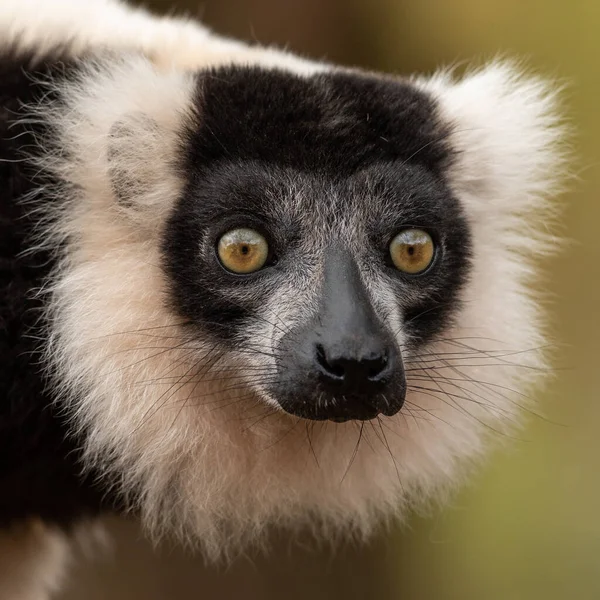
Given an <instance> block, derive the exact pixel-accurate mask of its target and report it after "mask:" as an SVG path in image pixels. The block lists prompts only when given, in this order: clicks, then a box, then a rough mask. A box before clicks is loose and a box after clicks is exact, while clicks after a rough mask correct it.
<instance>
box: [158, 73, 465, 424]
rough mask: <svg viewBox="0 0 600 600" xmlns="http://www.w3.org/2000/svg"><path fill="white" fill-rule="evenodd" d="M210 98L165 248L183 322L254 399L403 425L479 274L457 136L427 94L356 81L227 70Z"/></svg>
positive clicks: (302, 412) (214, 77)
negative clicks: (423, 355) (410, 373)
mask: <svg viewBox="0 0 600 600" xmlns="http://www.w3.org/2000/svg"><path fill="white" fill-rule="evenodd" d="M197 102H198V104H199V106H198V113H199V114H201V115H202V116H201V119H200V120H199V123H194V124H193V126H192V127H190V128H189V129H188V130H187V132H186V133H187V135H186V136H185V140H186V141H185V144H184V147H183V155H184V161H183V166H182V169H183V170H184V172H185V173H186V174H187V183H186V185H185V187H184V190H183V193H182V194H181V197H180V198H179V199H178V200H177V202H176V203H175V207H174V210H173V213H172V214H171V216H170V218H169V220H168V224H167V226H166V231H165V237H164V244H163V260H164V266H165V268H166V271H167V273H168V275H169V277H170V280H171V283H172V309H173V310H174V311H176V312H177V313H178V314H179V315H180V316H181V318H182V319H184V320H185V322H186V326H187V327H189V328H190V329H191V331H192V332H195V333H191V335H192V336H193V335H197V336H198V337H199V338H200V339H203V340H204V339H206V338H207V337H208V338H210V341H211V343H213V344H214V348H213V349H212V350H211V355H214V364H213V367H212V369H213V370H217V371H218V370H219V368H223V369H227V368H229V369H233V368H234V365H235V369H236V375H235V377H233V378H232V379H233V380H234V381H235V380H236V385H235V387H236V389H238V390H239V395H240V397H243V396H244V395H249V394H251V393H254V394H256V396H257V397H258V398H260V399H262V400H264V401H265V402H267V403H268V404H270V405H272V406H275V407H281V408H283V409H284V410H285V411H287V412H289V413H290V414H292V415H296V416H297V417H300V418H306V419H315V420H323V419H330V420H333V421H345V420H348V419H358V420H365V419H372V418H375V417H377V416H378V415H380V414H381V415H384V416H392V415H394V414H396V413H397V412H398V411H399V410H400V408H401V407H402V405H403V403H404V401H405V398H406V392H407V389H406V388H407V378H406V373H405V364H406V365H407V366H408V365H413V366H414V365H415V364H416V361H417V360H418V357H419V355H420V352H422V351H423V349H424V347H426V344H427V343H428V342H431V341H432V340H433V339H435V338H436V336H440V335H441V334H442V333H443V331H444V329H445V328H447V327H448V326H449V325H450V323H451V320H452V318H453V316H454V314H455V312H456V310H457V309H458V306H459V303H460V300H459V295H460V290H461V287H462V285H463V284H464V283H465V281H466V277H467V274H468V271H469V252H470V232H469V226H468V223H467V219H466V216H465V214H464V210H463V209H462V207H461V206H460V204H459V202H458V200H457V199H456V197H455V196H454V195H453V193H452V191H451V190H450V188H449V185H448V182H447V180H446V171H447V169H448V168H449V167H450V165H451V164H452V161H453V158H454V157H453V155H452V149H451V147H450V146H449V144H448V136H449V126H448V125H447V124H443V123H442V122H441V121H440V117H439V115H438V114H437V112H436V107H435V105H434V104H433V102H432V101H431V100H430V99H429V98H428V97H427V96H426V95H425V94H423V93H422V92H420V91H418V90H416V89H415V88H414V87H411V86H409V85H407V84H406V83H403V82H399V81H393V80H391V79H390V80H387V79H383V78H381V79H377V78H375V77H372V76H366V75H357V74H344V73H335V74H323V75H320V76H318V77H315V78H312V79H306V78H299V77H297V76H293V75H291V74H285V73H281V72H265V71H260V70H257V69H241V68H238V69H221V70H219V71H216V72H214V73H210V74H207V75H204V76H202V77H201V78H200V80H199V82H198V95H197ZM275 107H277V110H274V108H275ZM211 359H212V356H211Z"/></svg>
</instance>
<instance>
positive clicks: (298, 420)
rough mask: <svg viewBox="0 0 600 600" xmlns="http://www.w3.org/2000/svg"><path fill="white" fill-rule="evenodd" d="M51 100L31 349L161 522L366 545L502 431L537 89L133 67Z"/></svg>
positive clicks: (530, 229)
mask: <svg viewBox="0 0 600 600" xmlns="http://www.w3.org/2000/svg"><path fill="white" fill-rule="evenodd" d="M57 91H58V94H59V98H58V100H56V101H55V102H54V103H53V104H52V105H50V107H47V106H46V107H44V106H42V109H41V110H42V115H43V116H44V118H45V119H46V120H47V121H48V123H49V124H50V125H51V126H52V128H53V129H52V131H53V132H54V133H53V134H52V135H51V136H49V138H48V140H49V141H48V144H47V146H46V153H45V154H44V155H43V157H42V165H43V166H44V168H46V169H49V170H51V171H52V172H53V173H54V175H55V176H57V177H58V179H59V180H60V186H59V188H58V189H57V198H60V201H58V200H57V203H56V205H55V206H54V208H52V209H51V212H50V213H49V214H48V219H47V220H46V223H47V225H46V227H45V229H44V231H43V236H44V238H45V240H51V241H52V244H54V245H55V246H60V247H61V249H62V250H61V260H60V266H59V268H58V269H57V270H56V272H55V274H54V281H53V283H54V285H53V286H52V289H51V290H50V293H51V297H50V302H49V310H48V318H49V319H50V331H51V336H50V344H49V351H48V356H47V359H48V361H50V364H51V365H52V371H54V373H55V375H54V378H53V381H54V384H55V386H56V387H57V393H59V397H60V398H61V401H63V402H65V405H66V406H67V409H68V411H69V414H70V415H71V419H72V421H71V422H72V423H73V427H74V430H76V431H78V432H79V433H80V434H81V435H82V436H83V440H84V443H83V445H84V451H85V461H86V464H87V465H88V466H93V467H94V468H96V469H99V470H100V472H101V473H103V475H104V476H105V477H106V481H107V482H110V484H111V485H113V486H117V489H118V490H119V492H120V494H121V495H123V496H124V497H125V498H126V500H127V501H128V502H129V503H130V505H131V506H132V507H134V508H135V509H137V510H139V511H140V512H141V514H142V517H143V518H144V520H145V522H146V523H147V525H148V526H149V527H150V528H151V529H152V530H153V531H154V532H157V533H160V532H163V531H164V530H165V529H166V528H168V529H170V530H172V529H175V530H177V531H178V532H180V533H181V534H182V535H184V536H185V537H188V538H192V537H198V538H200V539H201V541H202V542H203V543H204V545H205V548H206V549H207V551H208V552H209V553H218V552H220V551H222V550H223V549H224V547H226V546H227V543H228V542H234V543H235V542H238V541H242V540H246V539H248V538H252V539H254V538H255V536H256V534H257V532H259V531H260V530H262V529H263V526H264V525H265V524H266V523H274V522H276V523H284V524H288V525H294V524H298V523H308V524H310V525H311V526H313V527H314V528H315V529H322V528H330V530H331V528H340V527H341V528H344V529H345V530H347V531H353V532H359V533H366V532H368V531H369V530H370V529H371V528H372V526H373V524H374V523H375V522H377V521H378V520H381V518H385V517H386V516H388V515H393V514H401V512H402V509H403V508H405V507H406V506H407V505H409V504H413V503H415V502H420V501H422V500H424V499H428V498H431V497H432V496H434V495H435V494H436V493H439V492H440V491H441V490H445V489H447V488H448V487H449V486H451V485H452V484H454V483H455V482H456V481H457V480H458V479H459V478H460V474H461V473H462V469H461V466H462V465H464V464H465V463H469V462H472V460H469V459H474V458H477V457H478V456H479V455H480V454H481V450H482V448H483V445H484V442H485V440H486V438H487V437H488V434H489V433H490V432H499V433H502V432H504V431H505V430H506V429H507V428H508V427H511V426H513V425H514V424H515V422H517V421H518V417H519V412H520V408H521V407H522V406H523V405H524V404H526V403H527V398H526V395H525V394H526V393H527V387H528V386H529V385H530V384H531V383H532V382H533V381H534V380H536V378H537V376H538V375H539V373H540V372H541V370H542V366H543V359H542V357H541V356H540V352H539V350H537V349H538V348H539V347H540V346H541V339H542V336H541V332H540V319H539V316H538V308H537V305H536V303H535V302H534V300H533V299H532V295H531V293H530V292H531V278H532V259H534V258H535V255H536V254H537V253H539V252H541V251H543V250H544V249H545V247H546V240H545V239H544V238H543V236H542V235H541V234H542V233H543V223H544V219H545V218H546V216H547V210H546V205H545V196H546V195H547V193H548V192H551V191H554V189H555V186H556V183H557V178H556V176H557V172H558V170H557V166H558V165H559V164H560V155H559V153H558V152H557V150H556V142H557V141H558V138H559V134H560V130H559V128H558V127H557V126H556V117H555V114H554V107H553V99H552V95H551V94H549V93H548V90H547V88H546V87H545V86H544V84H543V83H541V82H539V81H538V80H535V79H533V80H532V79H523V78H521V77H519V76H518V75H516V74H515V72H514V70H513V69H512V67H510V66H508V65H505V64H493V65H491V66H490V67H488V68H486V69H484V70H481V71H478V72H474V73H472V74H471V75H469V76H467V77H466V78H464V79H463V80H460V81H454V80H453V79H452V77H451V76H450V75H449V74H440V75H437V76H435V77H433V78H430V79H415V80H403V79H397V78H392V77H383V76H379V75H374V74H367V73H363V72H359V71H354V70H342V69H333V68H329V67H327V68H325V67H322V66H318V67H317V66H316V67H315V68H314V70H312V71H310V70H309V71H307V70H306V68H305V66H304V65H303V67H302V69H298V70H297V72H294V71H292V70H290V69H288V70H284V69H279V68H265V67H261V66H260V65H259V66H242V65H237V66H235V65H234V66H223V67H219V68H213V69H205V70H200V71H198V72H179V71H177V70H167V71H164V70H163V71H158V70H156V69H155V68H154V67H153V66H152V65H151V64H150V63H149V62H147V61H146V60H145V59H142V58H135V57H133V58H124V59H123V58H121V59H116V60H115V59H109V60H107V62H106V63H103V62H100V63H98V62H95V63H94V64H93V65H92V66H88V67H84V68H83V70H82V72H81V73H80V74H79V75H78V76H77V77H76V78H75V79H69V80H67V81H66V82H62V83H58V84H57ZM59 242H60V243H59Z"/></svg>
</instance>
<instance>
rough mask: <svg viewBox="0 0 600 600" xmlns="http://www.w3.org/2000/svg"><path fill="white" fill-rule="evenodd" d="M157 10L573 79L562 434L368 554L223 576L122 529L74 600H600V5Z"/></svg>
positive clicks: (551, 275) (558, 314) (533, 430)
mask: <svg viewBox="0 0 600 600" xmlns="http://www.w3.org/2000/svg"><path fill="white" fill-rule="evenodd" d="M49 1H50V0H49ZM82 1H84V0H82ZM147 4H148V5H150V6H153V7H154V8H156V9H157V10H160V11H170V10H172V9H185V10H186V11H188V13H189V14H191V15H194V16H196V15H197V16H200V17H201V18H202V19H203V20H204V22H206V23H207V24H208V25H210V26H211V27H213V28H214V29H216V30H217V31H219V32H222V33H225V34H229V35H232V36H235V37H238V38H243V39H247V40H254V41H259V42H262V43H276V44H279V45H285V46H287V47H288V48H290V49H291V50H294V51H298V52H301V53H302V54H306V55H308V56H312V57H316V58H322V57H324V58H327V59H328V60H331V61H333V62H340V63H344V64H352V65H358V66H363V67H367V68H373V69H381V70H388V71H393V72H397V73H409V72H412V71H431V70H433V69H434V68H435V67H436V66H439V65H441V64H448V63H452V62H456V61H466V62H472V61H475V62H476V63H477V62H481V61H482V60H483V59H485V58H490V57H493V56H495V55H496V54H497V53H498V52H501V53H506V54H508V55H512V56H517V57H524V58H525V59H526V60H527V63H528V64H529V65H530V66H532V67H534V68H535V69H536V70H538V71H540V72H541V73H544V74H547V75H550V76H552V77H559V78H561V79H563V80H566V82H567V83H568V89H567V91H566V93H565V96H564V100H565V102H564V105H565V111H566V114H567V116H568V118H569V120H570V121H571V122H572V124H573V125H574V128H575V130H576V136H575V138H574V145H575V148H576V152H577V160H576V161H575V163H574V169H575V171H576V173H577V174H579V181H576V182H574V183H573V185H572V186H571V187H572V191H571V192H569V193H567V194H565V195H564V196H563V203H564V205H565V211H564V221H563V223H562V224H561V226H562V229H563V230H564V233H565V235H566V236H568V237H569V238H570V239H571V240H572V241H573V243H572V244H570V245H569V247H568V248H567V251H566V252H565V253H564V254H563V255H562V256H560V257H559V258H558V259H552V260H551V261H549V262H548V263H547V265H546V271H547V275H548V277H547V281H546V285H547V287H548V289H549V291H550V292H551V294H552V300H551V304H552V307H551V310H552V327H553V331H554V333H555V335H556V340H557V341H559V342H560V343H561V346H560V351H559V353H558V356H557V361H556V364H557V366H558V367H560V368H559V369H557V372H556V379H555V381H554V382H553V383H552V384H551V385H550V389H549V390H548V391H546V392H544V393H543V394H540V396H541V397H540V401H541V406H542V409H541V410H542V411H543V413H544V414H545V416H546V417H547V418H548V420H549V421H551V422H549V421H546V420H543V419H538V418H533V419H532V420H531V422H530V423H529V426H528V428H527V429H526V430H525V432H523V433H522V434H521V436H520V437H521V438H523V441H520V442H515V443H512V444H511V446H510V448H509V449H508V450H506V449H505V450H503V451H501V452H496V453H495V454H494V455H493V456H492V457H491V458H490V460H489V461H488V463H487V464H486V465H485V466H484V468H483V469H481V470H480V471H479V474H478V475H477V476H476V477H475V478H474V479H473V480H472V482H471V484H470V487H469V488H468V489H466V490H464V491H463V493H462V494H460V495H459V496H458V497H456V498H455V499H454V501H453V503H452V505H451V506H449V507H447V508H445V509H444V510H443V511H438V512H436V513H435V514H433V515H430V516H428V517H418V516H416V515H415V516H413V517H412V518H411V519H410V520H409V522H408V523H407V525H405V526H404V527H402V528H399V529H398V530H396V531H392V532H390V533H389V534H388V535H385V536H383V537H382V538H381V539H379V540H374V542H373V544H372V545H371V546H369V547H368V548H342V549H339V550H337V552H336V553H331V552H328V551H326V550H321V551H317V550H316V549H315V548H314V547H312V546H310V545H307V546H300V547H298V546H297V545H292V544H291V543H289V542H288V541H287V540H285V539H283V540H279V541H276V542H275V543H274V548H275V550H274V551H273V552H272V553H271V554H270V555H268V556H267V557H250V558H248V559H244V560H241V561H239V562H238V563H236V564H235V565H233V566H232V567H230V568H228V569H226V570H223V569H222V570H216V569H212V568H209V569H207V568H204V567H203V565H202V561H201V559H200V558H192V557H189V556H184V555H183V554H182V553H181V552H180V551H179V550H174V549H169V550H166V549H163V550H162V551H161V552H160V553H158V554H156V553H154V552H153V551H152V549H151V548H150V547H149V545H147V543H146V542H144V541H143V540H142V538H141V537H140V534H139V533H138V532H137V530H136V529H135V526H134V525H132V524H127V523H115V524H114V525H113V527H112V528H113V529H114V532H115V538H116V546H115V552H114V555H113V556H112V558H105V559H102V560H100V561H99V562H95V563H91V562H90V563H86V562H84V561H81V563H80V564H79V565H78V567H77V568H76V570H75V581H74V582H73V585H72V586H71V588H70V590H69V591H68V592H67V594H66V595H65V596H64V598H65V600H67V599H68V600H75V599H78V600H79V599H83V598H85V599H86V600H96V599H101V598H102V599H105V598H107V599H108V598H110V599H114V600H120V599H125V598H127V599H129V600H133V599H138V598H140V599H142V598H143V599H144V600H153V599H158V598H161V599H169V600H171V599H172V600H179V599H183V598H186V599H188V598H204V599H212V598H233V599H235V598H243V599H244V600H252V599H264V600H271V599H275V598H277V599H279V598H290V599H301V598H302V599H305V598H307V599H310V600H321V599H325V598H329V599H338V598H340V599H341V598H344V599H348V598H372V599H374V600H380V599H381V600H387V599H392V598H402V599H406V598H408V599H415V600H421V599H436V600H437V599H440V600H454V599H456V600H458V599H466V600H471V599H472V600H475V599H476V600H481V599H489V600H521V599H524V600H525V599H527V600H536V599H542V598H543V599H544V600H554V599H563V598H569V599H576V600H580V599H581V600H583V599H586V600H587V599H596V598H600V431H599V430H600V403H599V402H598V395H599V391H600V367H599V365H598V364H597V361H598V357H600V318H599V317H598V315H599V312H600V267H599V264H600V236H599V235H598V234H597V231H596V227H597V223H598V221H600V206H599V205H596V200H597V198H596V197H597V195H598V193H599V192H600V171H599V169H598V159H599V157H600V143H599V142H598V140H599V139H600V116H599V113H598V110H597V104H598V97H599V96H600V66H599V63H600V2H599V1H598V0H570V1H569V2H567V1H566V0H533V1H529V2H525V1H524V0H353V1H347V0H207V1H205V2H202V3H199V2H198V1H197V0H195V1H194V0H189V1H187V2H185V1H183V0H182V1H180V2H168V1H163V2H161V1H159V0H156V1H154V2H147ZM552 422H553V423H556V424H553V423H552Z"/></svg>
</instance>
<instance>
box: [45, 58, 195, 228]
mask: <svg viewBox="0 0 600 600" xmlns="http://www.w3.org/2000/svg"><path fill="white" fill-rule="evenodd" d="M50 85H55V84H50ZM56 86H57V87H56V91H57V92H58V101H57V106H58V104H60V106H61V110H55V107H54V106H53V105H49V106H42V107H41V108H40V112H41V113H42V116H44V118H46V120H47V121H48V122H49V123H50V124H51V125H52V130H53V132H55V135H54V136H53V138H52V140H51V150H52V158H53V163H52V168H55V169H56V171H57V175H58V178H59V179H60V180H62V181H65V182H68V183H69V185H70V186H74V187H76V188H77V189H79V190H82V192H83V196H84V197H85V198H86V201H87V202H90V203H93V204H95V205H97V206H99V205H103V211H104V214H106V215H114V214H115V210H111V207H112V208H113V209H116V212H117V218H120V216H121V215H119V214H118V213H121V214H125V216H126V217H127V218H129V220H130V221H131V222H133V223H135V224H136V225H141V226H142V227H143V228H144V229H145V230H148V229H155V228H157V227H159V226H160V223H162V221H163V219H162V217H163V216H164V215H166V214H167V211H169V210H170V209H171V207H172V205H173V203H174V202H175V201H176V199H177V197H178V195H179V193H180V191H181V187H182V186H183V177H182V176H181V169H179V168H178V156H179V154H180V153H179V148H180V144H181V138H182V135H183V132H184V131H186V128H187V127H188V126H189V125H190V123H191V122H192V121H195V119H196V117H197V114H196V111H195V108H194V106H195V98H196V78H195V76H194V74H193V73H187V72H180V71H176V70H166V71H165V70H163V71H160V70H157V69H156V68H155V67H154V65H152V63H150V62H149V61H148V60H147V59H145V58H144V57H141V56H138V55H124V56H123V55H118V56H113V55H108V56H106V57H105V58H102V59H97V60H95V61H90V62H89V63H82V65H81V66H80V70H79V71H78V72H77V73H76V74H75V75H74V76H73V77H71V78H68V79H65V80H64V81H63V80H61V81H59V82H58V83H57V84H56ZM66 156H76V157H77V160H76V161H74V160H63V158H62V157H66ZM54 164H55V166H54ZM125 224H126V223H125Z"/></svg>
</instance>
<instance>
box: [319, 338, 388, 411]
mask: <svg viewBox="0 0 600 600" xmlns="http://www.w3.org/2000/svg"><path fill="white" fill-rule="evenodd" d="M394 354H395V353H394V351H393V350H392V349H388V348H385V347H381V348H376V349H373V348H371V349H365V350H364V351H363V352H344V351H339V349H338V348H335V347H329V348H328V347H327V346H325V345H323V344H317V345H316V346H315V354H314V367H313V368H314V369H315V371H316V372H317V373H318V378H319V386H320V388H321V389H322V390H323V392H324V394H325V397H326V399H328V401H326V402H324V403H323V406H322V408H321V409H320V411H319V413H320V415H319V416H320V417H321V418H325V419H332V420H335V421H346V420H348V419H359V420H366V419H372V418H374V417H376V416H377V415H378V414H379V413H380V412H387V410H386V408H387V407H386V406H385V404H386V402H385V400H384V398H383V397H382V395H381V394H382V392H384V391H385V389H386V387H387V384H388V383H389V380H390V378H391V374H392V372H393V371H394V368H395V364H394V363H395V356H394ZM332 398H334V399H335V400H334V401H331V399H332ZM394 412H395V411H394Z"/></svg>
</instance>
